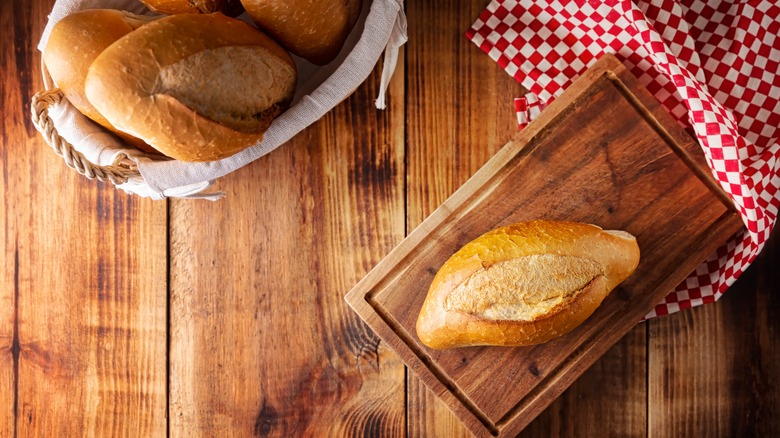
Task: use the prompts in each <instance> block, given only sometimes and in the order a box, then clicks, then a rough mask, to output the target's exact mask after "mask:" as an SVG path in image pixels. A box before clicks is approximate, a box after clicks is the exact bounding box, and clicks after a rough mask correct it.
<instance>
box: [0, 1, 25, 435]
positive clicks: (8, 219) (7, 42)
mask: <svg viewBox="0 0 780 438" xmlns="http://www.w3.org/2000/svg"><path fill="white" fill-rule="evenodd" d="M16 7H18V6H17V5H15V4H14V3H12V2H1V3H0V62H2V65H4V66H7V67H8V66H14V65H16V63H17V60H16V53H15V50H14V48H15V43H14V37H15V35H16V33H17V32H21V30H20V29H18V26H17V25H15V23H14V20H13V17H14V16H15V14H14V11H15V8H16ZM19 85H20V84H19V76H18V75H17V73H16V72H15V71H14V69H12V68H3V69H2V70H0V114H2V115H3V116H2V120H0V142H2V147H1V148H0V175H2V176H3V177H2V178H0V198H1V199H0V220H2V221H3V224H4V226H3V228H2V232H3V239H2V243H3V250H2V253H0V257H1V258H0V265H1V266H2V267H3V269H2V277H0V436H3V437H11V436H14V432H15V422H14V412H15V411H16V409H17V407H16V383H17V381H16V375H17V372H16V371H17V367H18V357H19V356H18V352H19V350H18V337H17V333H18V330H17V329H18V326H17V321H18V319H17V318H16V309H17V303H18V296H19V295H18V289H19V269H18V264H19V256H18V254H19V242H18V231H17V230H18V228H19V224H18V222H17V212H16V209H15V208H14V203H15V202H17V201H18V198H22V197H24V193H23V192H22V190H21V187H19V186H20V184H19V183H18V182H17V181H14V179H15V178H22V177H24V176H25V175H26V174H27V173H26V172H24V173H20V171H21V170H23V168H24V163H23V162H22V163H20V162H19V161H21V160H20V158H19V157H18V156H17V153H16V152H15V151H14V147H13V145H14V144H13V143H12V141H13V140H16V141H18V139H20V138H23V137H24V135H23V134H24V121H23V120H22V118H23V114H24V113H23V112H22V111H20V110H18V109H19V108H21V106H22V105H23V101H24V99H25V98H26V96H23V95H22V94H21V93H22V87H20V86H19ZM27 88H29V86H28V87H27ZM20 147H21V145H20V144H17V148H20ZM12 177H15V178H12ZM28 187H29V186H28ZM22 244H24V243H22Z"/></svg>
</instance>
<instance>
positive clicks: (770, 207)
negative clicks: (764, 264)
mask: <svg viewBox="0 0 780 438" xmlns="http://www.w3.org/2000/svg"><path fill="white" fill-rule="evenodd" d="M466 36H467V37H468V38H469V39H470V40H471V41H473V42H474V44H476V45H477V46H479V48H480V49H482V50H483V51H485V52H486V53H487V54H488V55H489V56H490V57H491V58H492V59H493V60H495V61H496V62H498V64H499V65H500V66H501V67H503V68H504V69H505V70H506V72H507V73H509V74H510V75H511V76H512V77H514V78H515V79H517V80H518V81H520V83H521V84H522V85H523V87H525V88H526V89H528V90H530V93H528V94H527V95H525V96H522V97H519V98H517V99H515V109H516V111H517V120H518V124H519V126H520V128H521V129H522V127H524V126H525V125H526V124H527V123H529V122H530V121H531V120H533V119H534V118H535V117H536V116H537V115H538V114H539V113H540V112H541V111H542V110H543V109H544V108H545V107H546V106H547V105H548V104H549V103H550V102H552V101H553V100H554V99H555V97H556V96H559V95H560V94H561V93H562V92H563V90H565V89H566V87H568V86H569V85H570V84H571V83H572V81H573V80H574V79H576V78H577V77H578V76H579V75H580V74H581V73H583V72H584V71H585V70H586V69H587V67H588V66H589V65H590V64H592V63H593V62H594V61H595V60H596V59H597V58H598V57H599V56H600V55H602V54H604V53H613V54H615V55H616V56H617V57H618V58H619V59H620V60H621V61H622V62H623V63H624V64H625V65H626V66H627V67H628V68H629V69H630V70H631V72H632V73H633V74H634V75H635V76H636V77H637V78H638V79H639V81H640V82H641V83H642V84H643V85H644V86H645V87H646V88H647V89H648V90H649V91H650V92H651V93H652V94H653V95H654V96H655V97H656V99H658V100H659V101H660V102H661V103H662V104H663V105H664V107H665V108H666V109H667V110H668V111H669V112H670V114H672V116H674V117H675V119H676V120H677V121H678V122H679V123H680V124H681V125H683V126H684V127H686V128H687V129H688V130H689V131H690V132H691V133H692V134H694V135H695V136H696V138H697V139H698V140H699V143H700V145H701V147H702V150H703V151H704V154H705V156H706V159H707V163H708V164H709V166H710V168H711V169H712V174H713V176H714V177H715V178H716V179H717V180H718V181H719V183H720V185H721V187H723V189H724V190H725V191H726V193H728V194H729V196H730V197H731V199H732V200H733V201H734V205H735V206H736V208H737V209H738V211H739V213H740V215H741V216H742V219H743V221H744V223H745V227H746V228H745V230H744V231H740V232H739V233H737V234H736V235H734V236H733V237H732V238H731V239H729V241H728V242H726V243H725V244H724V245H723V246H722V247H721V248H719V249H718V250H717V251H716V252H715V253H713V254H711V255H710V256H709V257H708V258H707V260H704V261H703V262H702V264H701V265H700V266H699V267H698V268H697V269H696V271H695V272H693V273H691V275H690V276H688V278H687V279H686V280H685V281H684V282H682V283H681V284H680V285H678V286H677V287H676V288H675V290H673V291H670V293H669V295H668V296H667V297H666V298H665V299H664V301H663V302H662V303H659V304H658V305H657V306H656V308H655V309H654V310H653V311H652V312H650V313H649V314H648V315H647V318H653V317H656V316H660V315H667V314H670V313H674V312H677V311H679V310H682V309H686V308H689V307H692V306H697V305H701V304H705V303H709V302H713V301H716V300H717V299H718V298H720V296H721V295H722V294H723V292H725V291H726V289H728V287H729V286H730V285H731V284H732V283H733V282H734V281H735V280H736V279H737V278H738V277H739V275H740V274H741V273H742V272H744V270H745V269H746V268H747V267H748V266H749V264H750V263H751V262H752V261H753V260H754V259H755V257H756V255H757V254H758V253H759V251H760V250H761V248H762V247H763V245H764V243H765V242H766V240H767V239H768V237H769V234H770V233H771V231H772V228H773V226H774V224H775V221H776V219H777V212H778V205H780V143H778V137H779V136H780V6H778V5H777V4H775V3H774V2H771V1H751V2H731V1H698V0H676V1H675V0H650V1H630V0H604V1H583V0H576V1H566V0H561V1H533V0H522V1H517V0H514V1H511V0H494V1H493V2H491V3H490V5H489V6H488V7H487V9H486V10H485V11H484V12H483V13H482V14H481V15H480V16H479V18H478V19H477V20H476V22H475V23H474V24H473V25H472V27H471V28H470V29H469V30H468V31H467V32H466Z"/></svg>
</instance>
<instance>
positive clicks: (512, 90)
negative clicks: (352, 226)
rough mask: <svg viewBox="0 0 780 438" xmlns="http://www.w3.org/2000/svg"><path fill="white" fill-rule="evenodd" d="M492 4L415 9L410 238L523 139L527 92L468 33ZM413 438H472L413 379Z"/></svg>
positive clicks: (411, 17) (410, 65) (411, 7)
mask: <svg viewBox="0 0 780 438" xmlns="http://www.w3.org/2000/svg"><path fill="white" fill-rule="evenodd" d="M488 3H489V1H487V0H482V1H477V2H466V3H464V2H458V1H454V0H446V1H437V2H407V3H406V4H405V7H406V17H407V21H408V24H409V41H408V43H407V46H406V50H407V52H406V53H407V87H408V88H407V99H408V103H407V105H408V106H407V108H408V109H407V130H408V145H407V163H408V164H407V166H408V168H407V177H406V181H407V215H406V217H407V219H406V220H407V233H408V232H409V231H411V230H412V229H414V228H415V227H417V226H418V225H419V224H420V223H421V222H422V221H423V219H425V218H426V217H427V216H428V215H429V214H431V212H433V210H434V209H436V207H438V206H439V205H441V204H442V203H443V202H444V200H445V199H447V197H448V196H450V195H451V194H452V193H453V192H454V191H455V190H456V189H457V188H458V187H459V186H460V185H461V184H463V183H464V182H465V181H466V180H467V179H468V178H469V177H470V176H471V175H472V174H473V173H474V172H476V171H477V169H479V168H480V167H481V166H482V165H483V164H484V163H485V162H487V160H488V159H489V158H490V157H491V156H492V155H493V154H494V153H495V152H496V151H498V150H499V149H500V148H501V146H503V145H504V143H506V139H508V138H511V137H512V136H513V135H514V134H516V133H517V118H516V116H515V114H514V112H513V108H514V106H513V104H512V101H513V99H514V98H515V97H517V96H520V95H522V93H523V92H524V91H523V90H522V87H521V86H520V85H519V84H518V83H517V82H516V81H515V80H514V79H512V78H511V77H509V75H507V74H506V73H505V72H503V71H502V70H501V69H500V68H498V66H497V65H496V63H495V62H493V61H492V60H491V59H490V58H489V57H487V56H485V54H484V53H482V52H481V51H480V50H479V49H478V48H477V47H476V46H474V44H472V43H471V42H470V41H468V40H467V39H466V37H465V36H464V33H465V31H466V29H468V27H469V26H470V25H471V23H473V21H474V19H475V18H476V17H477V16H478V15H479V14H480V12H482V10H483V9H484V8H485V6H487V4H488ZM407 392H408V407H407V409H408V416H409V429H408V436H410V437H434V436H438V437H453V438H455V437H470V436H471V433H470V432H469V431H468V430H467V429H466V428H465V427H464V426H463V423H462V422H461V421H460V420H458V419H457V418H456V417H455V416H454V415H453V414H452V412H451V411H450V410H449V408H447V407H446V405H445V404H444V403H442V402H441V401H440V400H439V399H438V398H437V397H436V396H435V395H434V394H433V393H432V392H431V391H430V390H429V389H428V388H427V387H426V386H425V385H424V384H423V383H422V382H421V381H420V380H419V379H418V378H417V376H415V375H414V374H413V373H409V377H408V384H407Z"/></svg>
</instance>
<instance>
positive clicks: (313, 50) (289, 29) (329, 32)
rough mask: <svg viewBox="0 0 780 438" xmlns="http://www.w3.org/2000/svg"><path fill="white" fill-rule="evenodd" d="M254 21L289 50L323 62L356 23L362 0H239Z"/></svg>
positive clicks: (342, 41) (332, 57)
mask: <svg viewBox="0 0 780 438" xmlns="http://www.w3.org/2000/svg"><path fill="white" fill-rule="evenodd" d="M241 3H243V5H244V9H246V13H247V14H248V15H249V16H250V17H251V18H252V20H254V22H255V23H257V25H258V26H259V27H260V28H261V29H263V30H265V31H266V32H268V34H269V35H271V36H273V37H274V38H275V39H276V40H277V41H279V43H281V44H282V45H283V46H284V47H285V48H287V50H289V51H290V52H292V53H294V54H296V55H298V56H300V57H302V58H305V59H307V60H309V61H311V62H313V63H314V64H317V65H324V64H327V63H329V62H330V61H332V60H333V59H334V58H335V57H336V55H338V53H339V51H340V50H341V47H342V46H343V45H344V41H345V40H346V39H347V36H348V35H349V32H350V31H351V30H352V28H353V27H354V26H355V22H356V21H357V18H358V16H359V15H360V8H361V6H362V0H341V1H332V0H241Z"/></svg>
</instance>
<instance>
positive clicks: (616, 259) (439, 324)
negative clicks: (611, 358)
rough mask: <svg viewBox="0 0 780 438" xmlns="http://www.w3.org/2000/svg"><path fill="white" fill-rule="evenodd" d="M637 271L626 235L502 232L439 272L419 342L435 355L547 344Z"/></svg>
mask: <svg viewBox="0 0 780 438" xmlns="http://www.w3.org/2000/svg"><path fill="white" fill-rule="evenodd" d="M638 264H639V246H638V245H637V242H636V239H635V238H634V237H633V236H632V235H631V234H629V233H627V232H624V231H604V230H602V229H601V228H599V227H597V226H595V225H588V224H581V223H574V222H557V221H530V222H521V223H517V224H514V225H509V226H506V227H501V228H497V229H495V230H493V231H490V232H488V233H486V234H484V235H482V236H480V237H478V238H477V239H475V240H473V241H471V242H469V243H468V244H466V245H465V246H463V248H461V249H460V250H459V251H458V252H456V253H455V254H454V255H453V256H452V257H451V258H450V259H449V260H448V261H447V262H446V263H445V264H444V265H443V266H442V267H441V269H440V270H439V272H438V273H437V274H436V276H435V277H434V280H433V283H432V284H431V287H430V290H429V291H428V295H427V297H426V299H425V302H424V303H423V307H422V310H421V312H420V315H419V317H418V319H417V335H418V337H419V338H420V340H421V341H422V342H423V344H425V345H427V346H428V347H430V348H434V349H444V348H453V347H466V346H477V345H493V346H522V345H533V344H539V343H542V342H547V341H549V340H550V339H553V338H556V337H558V336H561V335H563V334H565V333H568V332H569V331H571V330H572V329H574V328H575V327H577V326H578V325H580V324H582V323H583V322H584V321H585V320H586V319H587V318H588V317H589V316H590V315H591V314H592V313H593V312H594V311H595V310H596V308H597V307H598V306H599V305H600V304H601V302H602V301H603V300H604V298H606V297H607V295H609V293H610V292H611V291H612V290H613V289H614V288H615V287H616V286H617V285H618V284H619V283H621V282H622V281H623V280H625V279H626V278H628V276H629V275H631V273H632V272H634V270H635V269H636V267H637V265H638Z"/></svg>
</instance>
